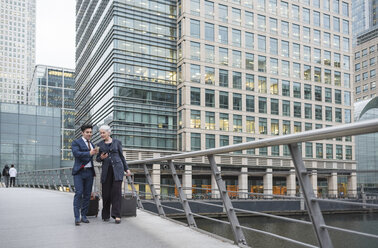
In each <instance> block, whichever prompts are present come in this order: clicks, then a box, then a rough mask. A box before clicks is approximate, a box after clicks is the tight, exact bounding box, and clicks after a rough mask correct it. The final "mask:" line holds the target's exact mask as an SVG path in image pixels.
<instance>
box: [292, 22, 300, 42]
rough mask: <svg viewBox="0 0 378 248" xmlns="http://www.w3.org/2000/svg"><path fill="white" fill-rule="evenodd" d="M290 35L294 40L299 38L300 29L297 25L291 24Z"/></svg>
mask: <svg viewBox="0 0 378 248" xmlns="http://www.w3.org/2000/svg"><path fill="white" fill-rule="evenodd" d="M291 31H292V35H293V38H294V39H296V40H299V37H300V33H301V32H300V27H299V25H297V24H292V30H291Z"/></svg>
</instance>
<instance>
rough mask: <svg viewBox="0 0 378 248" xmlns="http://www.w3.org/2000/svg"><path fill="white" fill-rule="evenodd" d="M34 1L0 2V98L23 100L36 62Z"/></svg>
mask: <svg viewBox="0 0 378 248" xmlns="http://www.w3.org/2000/svg"><path fill="white" fill-rule="evenodd" d="M35 8H36V2H35V0H13V1H8V0H1V1H0V101H2V102H10V103H26V101H27V100H26V94H27V85H28V83H29V82H30V80H31V76H32V73H33V69H34V64H35V16H36V14H35V12H36V9H35Z"/></svg>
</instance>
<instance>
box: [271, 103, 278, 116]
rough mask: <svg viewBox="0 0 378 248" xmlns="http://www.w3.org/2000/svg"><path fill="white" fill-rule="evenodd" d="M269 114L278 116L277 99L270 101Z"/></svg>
mask: <svg viewBox="0 0 378 248" xmlns="http://www.w3.org/2000/svg"><path fill="white" fill-rule="evenodd" d="M270 114H272V115H278V114H279V112H278V99H270Z"/></svg>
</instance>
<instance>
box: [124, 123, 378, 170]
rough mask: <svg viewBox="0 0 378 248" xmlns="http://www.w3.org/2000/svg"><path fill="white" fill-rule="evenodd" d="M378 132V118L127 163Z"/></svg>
mask: <svg viewBox="0 0 378 248" xmlns="http://www.w3.org/2000/svg"><path fill="white" fill-rule="evenodd" d="M374 132H378V118H376V119H373V120H367V121H361V122H354V123H349V124H344V125H339V126H333V127H326V128H322V129H316V130H310V131H305V132H301V133H295V134H288V135H284V136H278V137H272V138H267V139H262V140H256V141H250V142H245V143H240V144H236V145H229V146H222V147H219V148H212V149H207V150H201V151H194V152H186V153H182V154H175V155H170V156H164V157H160V158H151V159H145V160H135V161H130V162H128V164H129V165H136V164H153V163H155V162H161V161H167V160H175V159H184V158H192V157H199V156H208V155H215V154H222V153H229V152H235V151H240V150H248V149H253V148H261V147H268V146H276V145H290V144H293V143H299V142H306V141H315V140H322V139H331V138H336V137H342V136H351V135H360V134H367V133H374Z"/></svg>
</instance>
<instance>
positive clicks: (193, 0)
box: [190, 0, 200, 16]
mask: <svg viewBox="0 0 378 248" xmlns="http://www.w3.org/2000/svg"><path fill="white" fill-rule="evenodd" d="M190 14H192V15H196V16H199V15H200V0H190Z"/></svg>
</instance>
